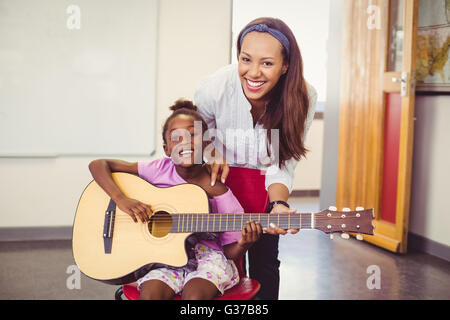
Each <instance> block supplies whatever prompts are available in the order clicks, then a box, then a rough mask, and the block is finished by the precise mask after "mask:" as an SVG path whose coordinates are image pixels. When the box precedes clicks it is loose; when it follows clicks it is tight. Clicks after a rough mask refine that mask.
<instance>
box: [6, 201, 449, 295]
mask: <svg viewBox="0 0 450 320" xmlns="http://www.w3.org/2000/svg"><path fill="white" fill-rule="evenodd" d="M290 202H292V204H293V207H296V208H297V209H298V211H299V212H315V211H319V208H318V199H317V198H296V199H292V200H291V201H290ZM279 259H280V260H281V268H280V272H281V284H280V299H450V263H449V262H447V261H443V260H440V259H438V258H435V257H433V256H430V255H426V254H422V253H408V254H407V255H396V254H393V253H390V252H388V251H385V250H383V249H380V248H377V247H375V246H373V245H370V244H368V243H364V242H360V241H357V240H355V239H350V240H344V239H341V238H340V237H335V239H334V240H330V238H329V237H328V236H327V235H325V234H323V233H321V232H320V231H316V230H302V231H300V232H299V233H298V234H296V235H286V236H283V237H281V240H280V254H279ZM73 265H74V260H73V257H72V250H71V243H70V241H52V242H15V243H6V242H3V243H0V299H113V298H114V292H115V290H116V288H117V286H112V285H108V284H103V283H100V282H98V281H95V280H92V279H89V278H87V277H85V276H84V275H81V279H80V282H79V284H80V288H79V289H78V288H73V289H69V288H70V287H73V283H72V282H71V281H70V280H71V279H72V278H73V269H71V266H73ZM373 266H375V267H373ZM368 268H369V272H370V270H373V269H371V268H375V269H376V270H378V271H379V275H380V278H379V279H380V288H379V289H377V288H374V289H369V287H368V285H367V283H368V282H369V285H370V284H374V283H375V282H373V281H372V279H373V277H374V276H375V274H374V273H373V271H371V272H370V273H368Z"/></svg>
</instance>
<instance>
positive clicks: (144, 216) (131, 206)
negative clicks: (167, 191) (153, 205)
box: [116, 197, 153, 223]
mask: <svg viewBox="0 0 450 320" xmlns="http://www.w3.org/2000/svg"><path fill="white" fill-rule="evenodd" d="M116 204H117V206H118V207H119V209H120V210H122V211H123V212H125V213H127V214H128V215H129V216H130V217H131V218H132V219H133V220H134V222H138V218H139V219H140V220H141V221H142V222H143V223H144V222H148V221H150V216H151V215H152V214H153V211H152V209H150V206H149V205H147V204H145V203H142V202H140V201H138V200H135V199H131V198H128V197H122V198H121V199H119V200H117V201H116Z"/></svg>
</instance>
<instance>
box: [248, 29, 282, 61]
mask: <svg viewBox="0 0 450 320" xmlns="http://www.w3.org/2000/svg"><path fill="white" fill-rule="evenodd" d="M252 31H258V32H267V33H270V34H271V35H272V36H274V37H275V38H276V39H277V40H278V41H280V42H281V44H282V45H283V47H284V48H285V49H286V53H287V56H288V57H289V50H290V44H289V40H288V38H287V37H286V36H285V35H284V34H283V33H282V32H281V31H279V30H277V29H273V28H269V27H268V26H267V25H265V24H263V23H260V24H254V25H252V26H250V27H248V28H247V29H245V30H244V31H243V32H242V35H241V38H240V39H239V43H240V44H241V45H242V40H243V39H244V37H245V36H246V35H247V33H249V32H252Z"/></svg>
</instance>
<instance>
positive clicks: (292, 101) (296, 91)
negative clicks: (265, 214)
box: [237, 17, 309, 166]
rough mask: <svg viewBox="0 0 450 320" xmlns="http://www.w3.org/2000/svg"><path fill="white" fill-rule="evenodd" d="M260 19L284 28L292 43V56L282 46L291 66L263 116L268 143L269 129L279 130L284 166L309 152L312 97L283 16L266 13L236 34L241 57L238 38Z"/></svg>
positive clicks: (272, 95) (264, 22)
mask: <svg viewBox="0 0 450 320" xmlns="http://www.w3.org/2000/svg"><path fill="white" fill-rule="evenodd" d="M261 23H263V24H265V25H267V26H268V27H269V28H273V29H276V30H279V31H281V32H282V33H283V34H284V35H285V36H286V37H287V38H288V40H289V44H290V54H289V57H288V56H287V53H286V50H285V48H284V47H283V50H282V54H283V59H284V62H285V63H287V64H288V65H289V67H288V70H287V72H286V73H285V74H284V75H282V76H281V77H280V79H279V80H278V83H277V84H276V86H275V87H274V88H273V89H272V92H271V93H270V94H271V100H270V102H269V103H268V105H267V106H266V112H265V114H264V115H263V117H262V118H261V120H260V121H261V123H262V125H263V127H264V128H265V129H267V141H268V146H269V145H270V144H271V133H270V129H278V130H279V164H280V166H281V165H282V164H284V162H285V161H286V160H289V159H291V158H294V159H296V160H300V159H301V158H302V157H305V155H306V153H307V152H308V150H307V149H306V148H305V146H304V139H305V137H304V136H303V134H304V131H305V125H306V118H307V116H308V109H309V97H308V91H307V88H306V82H305V79H304V78H303V60H302V56H301V54H300V49H299V47H298V44H297V40H296V39H295V37H294V34H293V33H292V31H291V29H290V28H289V27H288V26H287V25H286V24H285V23H284V22H283V21H281V20H280V19H275V18H267V17H263V18H258V19H255V20H253V21H251V22H250V23H249V24H247V25H246V26H245V27H244V28H243V29H242V30H241V32H240V33H239V36H238V37H237V39H238V40H237V55H238V61H239V54H240V52H241V43H240V41H239V39H240V38H241V34H242V32H243V31H244V30H245V29H247V28H248V27H249V26H252V25H256V24H261ZM269 150H270V149H269V147H268V151H269ZM269 154H270V153H269Z"/></svg>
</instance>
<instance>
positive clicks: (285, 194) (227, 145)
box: [194, 18, 317, 300]
mask: <svg viewBox="0 0 450 320" xmlns="http://www.w3.org/2000/svg"><path fill="white" fill-rule="evenodd" d="M236 46H237V55H238V57H237V58H238V64H237V65H235V64H233V65H228V66H225V67H223V68H221V69H220V70H218V71H217V72H215V73H214V74H212V75H210V76H208V77H206V78H205V79H204V80H203V81H202V82H201V83H200V85H199V86H198V88H197V90H196V93H195V96H194V100H195V103H196V105H197V106H198V108H199V109H198V110H199V112H200V114H201V115H202V117H203V118H204V119H205V121H206V123H207V124H208V126H209V128H210V129H211V128H214V129H217V132H218V133H220V134H217V136H216V138H215V140H214V145H215V147H216V149H217V151H218V152H215V157H216V159H217V157H218V153H220V154H221V155H222V156H224V157H225V158H226V162H225V161H223V159H220V157H219V160H221V161H216V162H215V163H214V160H213V161H211V169H212V170H211V182H212V183H214V182H215V181H216V178H217V177H220V178H221V181H222V182H223V183H225V178H226V185H227V186H228V187H229V188H230V189H231V190H232V191H233V193H234V194H235V196H236V197H237V198H238V200H239V202H240V203H241V204H242V206H243V207H244V209H245V212H264V211H265V210H266V209H267V210H268V212H272V213H290V212H295V209H290V208H289V205H288V203H287V201H288V199H289V194H290V192H291V191H292V184H293V183H292V182H293V179H294V172H295V167H296V166H297V164H298V162H299V160H300V159H301V158H302V157H304V156H305V154H306V152H307V150H306V148H305V145H304V142H305V139H306V135H307V132H308V129H309V127H310V125H311V123H312V121H313V119H314V112H315V105H316V100H317V93H316V91H315V89H314V88H313V87H312V86H311V85H309V84H308V83H307V82H306V81H305V79H304V77H303V61H302V56H301V54H300V49H299V47H298V44H297V41H296V39H295V37H294V34H293V33H292V31H291V30H290V28H289V27H288V26H287V25H286V24H285V23H284V22H283V21H281V20H279V19H274V18H258V19H256V20H253V21H251V22H250V23H248V24H247V25H246V26H245V27H244V28H243V29H242V31H241V32H240V33H239V35H238V38H237V43H236ZM261 129H265V130H266V131H264V130H261ZM273 129H276V130H278V132H279V141H278V142H279V143H278V149H276V148H275V147H274V144H273V142H277V141H271V132H272V130H273ZM232 130H235V132H237V133H239V132H245V133H246V134H245V135H243V134H235V135H234V136H233V135H231V136H232V137H233V139H229V138H228V137H229V134H228V133H233V132H232ZM225 131H226V133H225ZM252 132H254V134H253V135H252ZM249 136H250V137H254V139H253V140H250V141H251V142H249V139H248V137H249ZM223 137H225V138H226V139H224V138H223ZM261 145H262V146H268V148H267V149H269V150H270V149H271V150H270V152H271V154H272V155H273V154H278V156H279V157H278V159H279V162H278V163H276V162H275V163H273V162H272V163H270V166H269V167H267V166H266V167H265V166H263V165H260V164H261V163H267V161H265V159H267V157H268V155H269V154H268V151H267V149H266V148H264V147H262V148H258V147H257V146H261ZM236 146H238V147H239V150H236ZM242 148H244V149H245V150H244V151H242ZM243 154H246V155H247V157H242V155H243ZM269 156H270V155H269ZM242 159H244V160H245V161H239V160H242ZM208 162H210V161H208ZM227 163H228V164H229V166H228V165H227ZM220 171H221V174H220ZM264 172H266V173H267V174H265V175H264ZM269 173H270V174H269ZM291 232H292V233H295V232H298V230H291ZM267 233H269V234H264V235H263V236H262V237H261V239H260V240H259V241H258V242H257V243H255V245H254V246H252V248H251V249H250V250H249V253H248V256H249V271H250V277H251V278H254V279H256V280H258V281H259V282H260V283H261V290H260V291H259V292H258V297H259V298H261V299H270V300H272V299H277V298H278V290H279V264H280V262H279V261H278V240H279V237H278V235H279V234H286V230H283V229H281V228H278V227H275V228H269V229H268V230H267Z"/></svg>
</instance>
